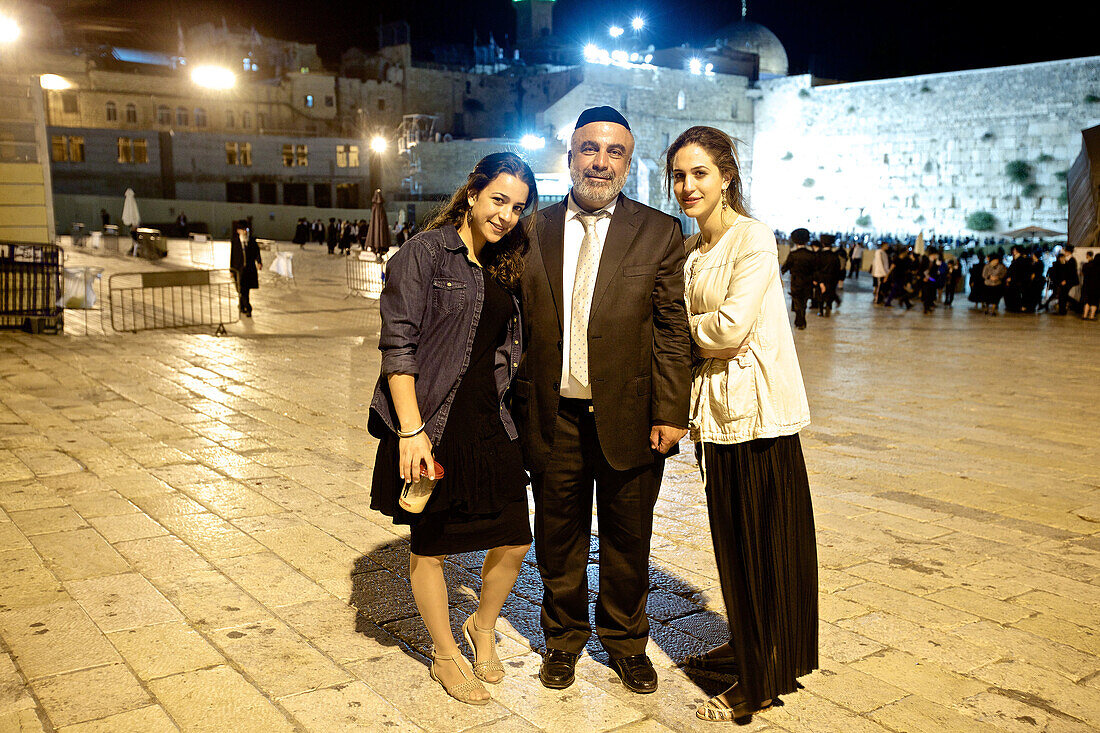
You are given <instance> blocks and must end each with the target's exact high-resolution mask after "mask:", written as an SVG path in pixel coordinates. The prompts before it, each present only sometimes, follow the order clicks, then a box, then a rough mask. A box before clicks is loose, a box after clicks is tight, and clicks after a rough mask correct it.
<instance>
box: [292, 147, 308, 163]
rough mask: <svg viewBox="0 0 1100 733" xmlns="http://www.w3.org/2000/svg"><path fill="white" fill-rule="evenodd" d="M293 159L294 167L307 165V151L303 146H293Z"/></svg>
mask: <svg viewBox="0 0 1100 733" xmlns="http://www.w3.org/2000/svg"><path fill="white" fill-rule="evenodd" d="M294 158H295V161H294V162H295V165H298V166H306V165H309V149H308V148H307V147H306V146H305V145H295V146H294Z"/></svg>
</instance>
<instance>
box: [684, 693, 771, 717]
mask: <svg viewBox="0 0 1100 733" xmlns="http://www.w3.org/2000/svg"><path fill="white" fill-rule="evenodd" d="M734 687H736V685H734ZM730 689H733V688H730ZM727 692H729V690H727ZM772 704H773V703H772V701H771V700H765V701H764V702H762V703H760V706H759V707H755V706H753V705H750V704H749V702H748V701H747V700H745V699H744V698H743V697H741V696H740V695H739V696H738V702H736V703H734V704H733V706H732V707H731V706H730V704H729V703H727V702H726V701H725V700H723V699H722V698H721V696H719V695H715V696H714V697H712V698H711V699H709V700H707V701H706V702H705V703H703V704H702V706H701V707H699V709H698V710H696V711H695V717H697V718H699V719H700V720H706V721H710V722H712V723H733V722H736V723H740V724H744V723H747V722H749V721H751V720H752V716H753V715H755V714H756V713H760V712H763V711H765V710H767V709H768V708H770V707H771V706H772Z"/></svg>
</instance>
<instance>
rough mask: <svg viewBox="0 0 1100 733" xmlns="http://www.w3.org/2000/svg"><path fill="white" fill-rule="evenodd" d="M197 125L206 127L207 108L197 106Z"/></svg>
mask: <svg viewBox="0 0 1100 733" xmlns="http://www.w3.org/2000/svg"><path fill="white" fill-rule="evenodd" d="M195 127H206V110H205V109H203V108H202V107H195Z"/></svg>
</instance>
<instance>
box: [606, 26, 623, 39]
mask: <svg viewBox="0 0 1100 733" xmlns="http://www.w3.org/2000/svg"><path fill="white" fill-rule="evenodd" d="M607 32H608V33H610V34H611V37H612V38H618V37H619V36H621V35H622V34H623V27H622V26H621V25H613V26H611V27H610V28H608V29H607Z"/></svg>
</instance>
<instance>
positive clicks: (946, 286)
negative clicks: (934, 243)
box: [943, 257, 962, 308]
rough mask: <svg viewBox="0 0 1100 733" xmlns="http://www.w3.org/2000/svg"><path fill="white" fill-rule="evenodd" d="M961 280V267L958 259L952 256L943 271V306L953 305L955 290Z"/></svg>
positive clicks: (950, 306) (951, 306)
mask: <svg viewBox="0 0 1100 733" xmlns="http://www.w3.org/2000/svg"><path fill="white" fill-rule="evenodd" d="M961 280H962V269H961V268H960V267H959V261H958V260H957V259H955V258H954V257H952V258H951V259H949V260H948V261H947V267H946V269H945V270H944V273H943V306H944V307H945V308H954V307H955V305H954V303H955V291H956V290H958V289H959V282H960V281H961Z"/></svg>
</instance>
